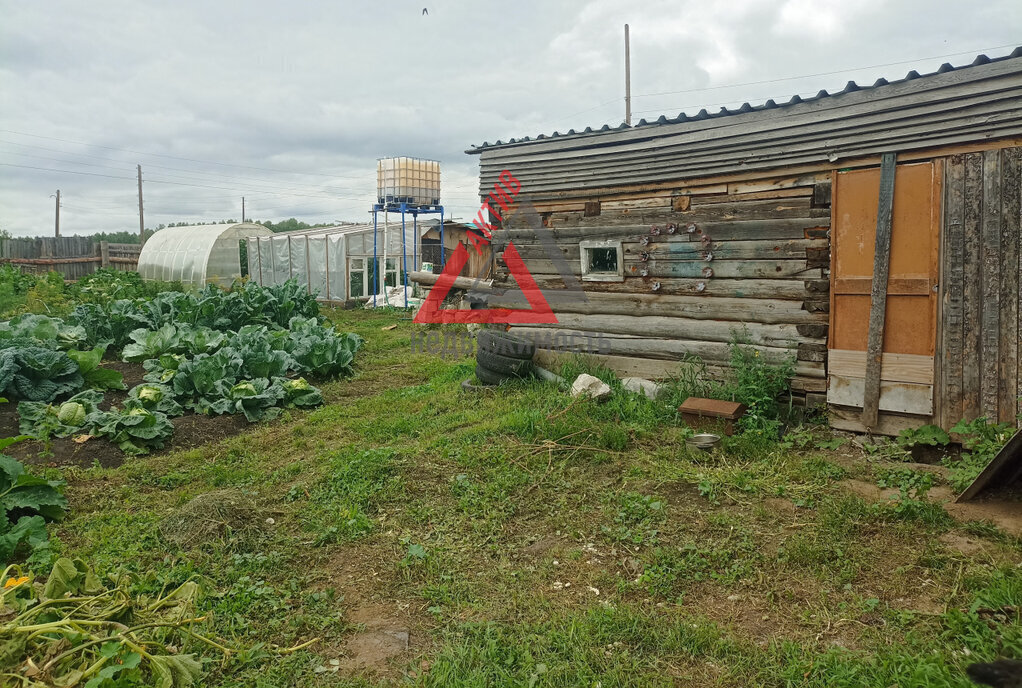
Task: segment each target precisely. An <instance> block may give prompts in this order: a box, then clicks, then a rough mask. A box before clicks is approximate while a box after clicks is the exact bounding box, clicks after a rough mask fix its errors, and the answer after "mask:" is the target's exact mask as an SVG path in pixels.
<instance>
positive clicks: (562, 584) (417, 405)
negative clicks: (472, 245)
mask: <svg viewBox="0 0 1022 688" xmlns="http://www.w3.org/2000/svg"><path fill="white" fill-rule="evenodd" d="M331 317H332V318H333V319H334V320H335V321H336V322H337V323H338V327H340V328H341V329H342V330H345V331H348V330H350V331H355V332H358V333H359V334H361V335H362V336H364V337H365V339H366V345H365V349H364V350H363V351H362V352H360V353H359V355H358V358H357V373H356V375H355V377H354V378H352V379H347V380H342V381H338V382H334V383H328V384H325V385H323V393H324V397H325V398H326V402H327V403H326V405H324V406H323V407H321V408H319V409H316V410H314V411H311V412H288V413H286V414H285V415H284V416H283V417H282V418H281V419H279V420H276V421H273V422H270V423H265V424H258V425H253V426H252V428H251V429H250V430H249V431H247V432H245V433H243V434H241V435H238V436H236V437H233V438H230V439H227V440H224V441H221V442H217V443H212V444H209V445H207V446H205V447H203V448H200V449H196V450H191V451H187V452H178V453H172V454H165V455H160V456H155V457H148V458H146V457H143V458H132V459H128V460H127V462H126V463H125V464H124V465H123V466H121V467H119V468H115V469H99V468H94V469H88V470H83V469H71V468H69V469H64V470H62V471H58V470H57V469H51V472H53V473H57V472H60V473H62V477H64V478H65V479H66V480H67V481H68V483H69V486H68V489H67V496H68V498H69V501H70V505H71V512H70V516H69V518H68V519H67V520H66V521H65V522H63V523H61V524H59V525H58V526H57V527H56V528H55V532H56V535H57V537H58V538H59V543H58V545H57V546H58V547H59V550H60V552H61V553H63V554H66V555H70V556H76V557H82V558H83V559H85V560H86V561H88V562H90V563H91V564H93V565H94V566H95V567H96V569H97V570H98V571H100V572H110V571H114V570H116V569H119V568H124V569H127V570H130V571H133V572H136V573H137V574H139V581H138V583H137V585H138V586H140V587H141V588H143V589H146V590H149V591H152V592H155V591H158V590H160V589H161V588H164V587H165V586H166V587H168V589H169V587H170V586H174V585H177V584H180V583H182V582H184V581H186V580H188V579H190V578H197V579H199V580H201V581H202V582H203V585H204V587H205V589H206V591H207V595H206V597H205V598H204V600H203V602H202V603H201V605H202V608H201V609H200V611H201V612H202V613H203V614H205V615H207V620H206V621H205V622H204V623H203V624H202V627H203V629H204V630H205V631H207V632H208V633H209V634H211V635H214V636H217V637H219V638H221V639H223V640H225V641H227V642H229V643H230V644H231V645H232V646H234V647H238V648H244V651H242V652H239V653H234V654H232V655H230V656H229V657H227V658H226V659H222V656H221V655H220V654H219V653H217V652H212V653H211V654H209V655H208V657H210V658H211V659H209V660H208V662H207V664H206V666H205V669H206V671H207V672H208V673H207V678H206V679H205V683H204V685H209V686H237V687H241V686H244V687H246V688H248V687H253V686H266V687H269V686H367V685H377V684H379V683H382V684H384V685H389V684H397V685H421V686H602V687H603V688H609V687H610V686H672V685H683V686H685V685H690V686H819V687H821V688H822V687H827V688H833V687H836V686H849V687H851V686H855V687H856V688H858V687H860V686H895V685H897V686H903V687H908V686H924V685H925V686H968V685H971V684H970V683H969V682H968V680H967V678H966V677H965V675H964V671H963V670H964V667H965V666H966V665H967V664H969V663H970V662H972V661H976V660H977V659H992V658H995V657H997V656H1005V655H1006V656H1016V657H1020V656H1022V625H1020V618H1019V609H1022V569H1020V568H1019V561H1020V560H1022V558H1020V553H1022V549H1020V543H1019V541H1018V540H1017V539H1014V538H1012V537H1009V536H1007V535H1004V534H1003V533H1001V532H999V531H998V530H996V529H995V528H992V527H990V526H987V525H983V524H963V523H957V522H955V521H953V520H951V519H950V518H949V517H947V516H946V515H945V513H944V512H943V510H941V509H940V508H939V507H937V506H935V505H933V504H930V503H928V502H926V501H923V500H910V499H905V500H896V501H893V502H892V503H890V504H883V503H880V504H876V503H871V502H867V501H864V500H863V499H861V498H859V497H857V496H855V495H854V494H853V493H852V492H850V491H848V490H847V489H846V488H845V485H844V484H843V483H842V481H843V480H847V479H850V478H855V479H857V480H860V481H868V482H870V483H875V482H876V480H877V478H878V477H879V474H878V469H876V468H874V467H872V464H870V463H868V462H867V461H866V460H865V459H864V458H863V457H862V456H861V452H860V451H859V450H858V449H857V448H854V447H853V446H852V445H850V444H846V445H845V446H843V447H838V448H836V449H835V448H827V449H824V448H822V447H821V442H823V441H824V440H826V439H827V438H828V437H829V436H828V435H827V433H826V432H825V431H824V430H823V429H822V428H816V429H812V428H810V429H806V430H802V431H799V432H798V433H796V434H795V435H793V438H792V439H789V440H787V441H785V442H778V441H777V440H776V439H774V438H771V437H766V436H763V435H757V434H755V433H752V434H746V435H743V436H739V437H735V438H725V441H724V443H723V446H722V448H721V449H720V450H719V451H717V452H715V453H710V454H708V453H690V452H688V451H687V450H686V449H685V445H684V431H683V428H682V426H681V425H680V423H679V422H678V420H677V418H676V413H675V411H674V409H673V407H672V406H671V405H669V404H667V403H660V404H657V403H654V402H649V401H647V400H645V399H638V398H634V397H626V396H625V395H622V394H617V395H615V396H614V398H613V399H612V400H611V401H609V402H608V403H605V404H600V405H598V404H595V403H592V402H575V403H572V402H571V400H570V399H569V397H568V395H567V393H566V392H565V391H564V390H561V389H559V388H557V387H556V386H555V385H551V384H549V383H541V382H538V381H535V382H527V383H520V384H517V385H513V386H510V387H507V388H506V389H504V388H502V389H501V390H500V391H499V392H484V393H468V392H464V391H462V390H461V388H460V383H461V381H462V380H464V379H465V378H467V377H469V376H470V375H471V372H472V367H473V363H472V361H470V360H458V361H454V360H446V361H445V360H441V359H439V358H437V357H433V356H429V355H425V354H414V355H413V354H412V353H411V348H410V345H409V337H410V335H411V333H412V332H413V326H412V325H411V323H410V320H409V318H408V316H405V315H403V314H395V313H365V312H362V311H338V312H335V313H332V314H331ZM394 323H398V324H399V326H398V327H397V328H396V329H393V330H385V329H382V328H383V327H385V326H387V325H390V324H394ZM833 444H836V443H833V442H832V443H826V442H824V443H823V446H831V447H832V446H833ZM214 491H227V492H224V494H238V493H239V492H240V493H242V495H243V496H244V497H246V498H249V499H251V500H252V501H253V503H254V504H255V508H256V512H255V516H252V517H251V518H249V522H248V523H246V524H244V525H245V527H239V524H234V525H235V529H234V530H233V531H232V532H231V533H230V534H229V535H227V536H222V537H214V538H212V539H210V540H209V541H204V542H203V541H200V542H194V543H192V544H188V545H175V544H173V541H172V540H170V539H168V538H167V537H166V534H165V533H164V532H163V531H162V530H161V522H162V521H163V519H164V518H165V517H166V516H167V515H168V514H170V513H172V512H174V510H176V509H179V508H180V507H181V506H182V505H184V504H186V503H187V502H189V500H191V499H193V498H194V497H196V496H198V495H201V494H205V493H210V492H214ZM964 544H967V545H968V546H963V545H964ZM963 551H967V552H969V554H964V553H963ZM312 639H318V640H317V642H315V643H314V644H312V645H311V646H309V647H306V648H304V649H301V650H297V651H292V652H282V651H281V648H290V647H293V646H295V645H299V644H302V643H305V642H306V641H309V640H312Z"/></svg>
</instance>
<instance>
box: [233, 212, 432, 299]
mask: <svg viewBox="0 0 1022 688" xmlns="http://www.w3.org/2000/svg"><path fill="white" fill-rule="evenodd" d="M436 224H437V223H435V222H420V223H418V225H417V226H413V224H412V222H411V221H408V222H406V224H405V229H404V241H403V242H402V236H401V234H402V231H401V223H400V221H397V222H395V221H394V220H391V221H390V222H389V226H387V227H386V228H385V227H384V223H383V221H382V220H381V221H380V222H379V224H378V227H377V229H376V233H375V237H376V250H375V258H376V260H377V261H378V264H379V266H380V267H379V270H380V278H381V279H382V278H383V277H384V269H383V266H384V264H386V284H387V286H391V287H393V286H397V285H398V284H401V283H403V278H402V274H403V270H405V269H407V270H408V271H409V272H412V271H415V270H418V269H419V267H420V266H421V265H422V260H423V256H422V240H421V235H422V234H423V233H425V232H426V231H427V230H428V229H429V228H430V227H433V226H436ZM416 234H418V235H419V238H418V240H416ZM385 235H386V237H387V240H386V242H385V241H384V236H385ZM373 237H374V232H373V225H372V223H368V224H349V225H337V226H334V227H317V228H315V229H307V230H304V231H299V232H281V233H279V234H272V235H269V236H257V237H252V238H250V239H248V274H249V279H251V280H252V281H254V282H257V283H259V284H261V285H264V286H269V285H273V284H281V283H282V282H286V281H287V280H289V279H294V280H296V281H297V282H298V283H299V284H300V285H302V286H304V287H306V288H307V289H308V290H309V291H310V292H315V293H316V294H317V298H318V299H320V300H325V301H344V300H347V299H358V298H365V297H369V296H371V295H372V294H373V291H374V290H373V286H374V285H373V265H374V262H373V258H374V250H373ZM411 288H412V286H411V283H410V282H409V291H410V290H411Z"/></svg>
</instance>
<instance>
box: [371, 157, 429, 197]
mask: <svg viewBox="0 0 1022 688" xmlns="http://www.w3.org/2000/svg"><path fill="white" fill-rule="evenodd" d="M376 191H377V193H376V196H377V199H378V202H379V203H408V204H410V205H439V204H440V163H439V162H437V161H436V160H420V159H419V158H404V157H402V158H380V160H379V161H378V162H377V164H376Z"/></svg>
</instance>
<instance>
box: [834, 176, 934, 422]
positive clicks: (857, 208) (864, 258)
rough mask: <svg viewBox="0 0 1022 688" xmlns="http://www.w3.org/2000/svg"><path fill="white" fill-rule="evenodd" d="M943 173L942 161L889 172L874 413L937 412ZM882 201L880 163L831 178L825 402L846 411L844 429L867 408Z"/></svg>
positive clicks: (914, 414)
mask: <svg viewBox="0 0 1022 688" xmlns="http://www.w3.org/2000/svg"><path fill="white" fill-rule="evenodd" d="M942 175H943V166H942V161H940V160H935V161H930V162H924V163H915V164H906V165H898V166H897V168H896V171H895V176H894V204H893V212H892V222H891V253H890V276H889V280H888V287H887V304H886V317H885V320H884V337H883V348H882V351H883V356H882V362H881V369H880V402H879V403H880V411H881V412H886V413H888V414H890V413H897V414H910V415H912V416H917V417H920V416H921V417H923V418H924V419H925V421H928V420H929V418H930V417H931V416H932V415H933V400H934V394H933V380H934V352H935V345H936V331H937V279H938V277H937V276H938V269H939V268H938V265H939V249H940V247H939V237H940V212H941V184H942ZM879 196H880V168H879V167H877V168H870V169H864V170H851V171H844V172H837V173H835V175H834V180H833V203H832V211H831V212H832V219H831V232H832V237H831V246H832V249H831V250H832V260H831V292H830V293H831V310H830V312H831V325H830V341H829V344H828V346H829V349H830V351H829V356H828V384H827V401H828V403H830V404H835V405H839V406H844V407H851V408H850V409H847V411H848V412H847V413H845V414H844V417H845V418H846V419H847V420H848V421H849V422H847V423H846V424H845V427H848V429H858V428H855V427H854V425H855V423H854V418H855V411H854V410H853V409H861V408H862V406H863V396H864V388H865V376H866V342H867V337H868V328H869V315H870V303H871V298H870V292H871V289H872V282H873V277H872V276H873V265H874V244H875V241H876V225H877V206H878V203H879ZM919 422H921V421H919V420H918V419H917V420H916V421H915V422H914V424H919ZM907 424H909V425H911V424H913V423H911V422H909V423H907ZM884 426H885V423H883V422H882V423H881V424H880V431H881V432H883V431H884V430H883V428H884ZM886 426H887V427H891V423H890V422H888V423H886ZM896 430H897V423H895V427H894V431H896Z"/></svg>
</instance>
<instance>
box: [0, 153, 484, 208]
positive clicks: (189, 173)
mask: <svg viewBox="0 0 1022 688" xmlns="http://www.w3.org/2000/svg"><path fill="white" fill-rule="evenodd" d="M0 143H5V144H10V145H14V146H21V147H25V148H39V149H41V150H47V151H52V152H57V153H64V154H66V155H78V156H83V157H90V158H97V159H100V160H109V159H108V158H105V157H103V156H98V155H88V154H86V153H74V152H71V151H62V150H60V149H56V148H47V147H46V146H33V145H30V144H23V143H17V142H14V141H4V140H0ZM10 154H12V155H19V156H23V157H29V158H38V159H41V160H53V161H55V162H62V163H67V164H70V165H85V166H88V167H99V168H104V169H112V170H117V169H121V168H120V167H118V166H115V165H102V164H99V163H92V162H82V161H77V160H65V159H63V158H54V157H51V156H46V155H37V154H34V153H18V152H14V151H11V152H10ZM113 162H116V161H113ZM128 164H129V163H127V162H126V163H125V165H128ZM147 166H149V167H158V168H160V169H168V170H176V171H181V172H186V173H187V174H186V175H175V174H166V173H163V174H165V176H168V177H171V178H176V179H188V180H192V179H193V178H194V179H196V180H198V181H207V180H206V179H205V177H212V178H213V179H214V180H216V179H226V180H229V181H239V182H243V183H245V184H247V185H248V186H246V191H247V189H248V188H251V189H253V190H254V191H256V192H263V193H276V191H270V190H269V187H266V186H252V182H251V181H249V179H250V178H247V177H228V176H225V175H222V174H218V173H215V172H205V171H199V170H189V169H185V168H180V167H171V166H167V165H152V164H150V165H147ZM199 175H202V176H199ZM255 179H257V180H258V182H259V183H260V184H262V183H269V184H272V185H273V186H272V188H273V189H281V190H306V187H295V186H281V185H280V184H278V183H276V182H274V181H273V180H272V179H268V178H263V177H259V178H255ZM370 183H371V182H367V186H369V184H370ZM336 188H337V189H338V190H342V191H349V192H350V191H354V192H357V191H358V190H357V189H353V188H352V187H336ZM453 188H454V189H459V188H466V189H467V188H471V187H468V186H462V185H456V186H454V187H453ZM369 190H370V191H371V188H370V189H369ZM321 193H324V194H326V195H329V196H330V197H331V198H347V199H350V200H361V198H362V197H361V196H358V197H355V196H342V195H340V194H334V193H332V192H330V191H329V190H327V191H322V192H321ZM444 195H445V196H447V197H449V198H450V197H455V198H457V197H462V198H471V199H473V200H475V199H477V198H478V195H477V194H476V193H472V192H465V193H459V192H457V191H447V192H446V193H445V194H444Z"/></svg>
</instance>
